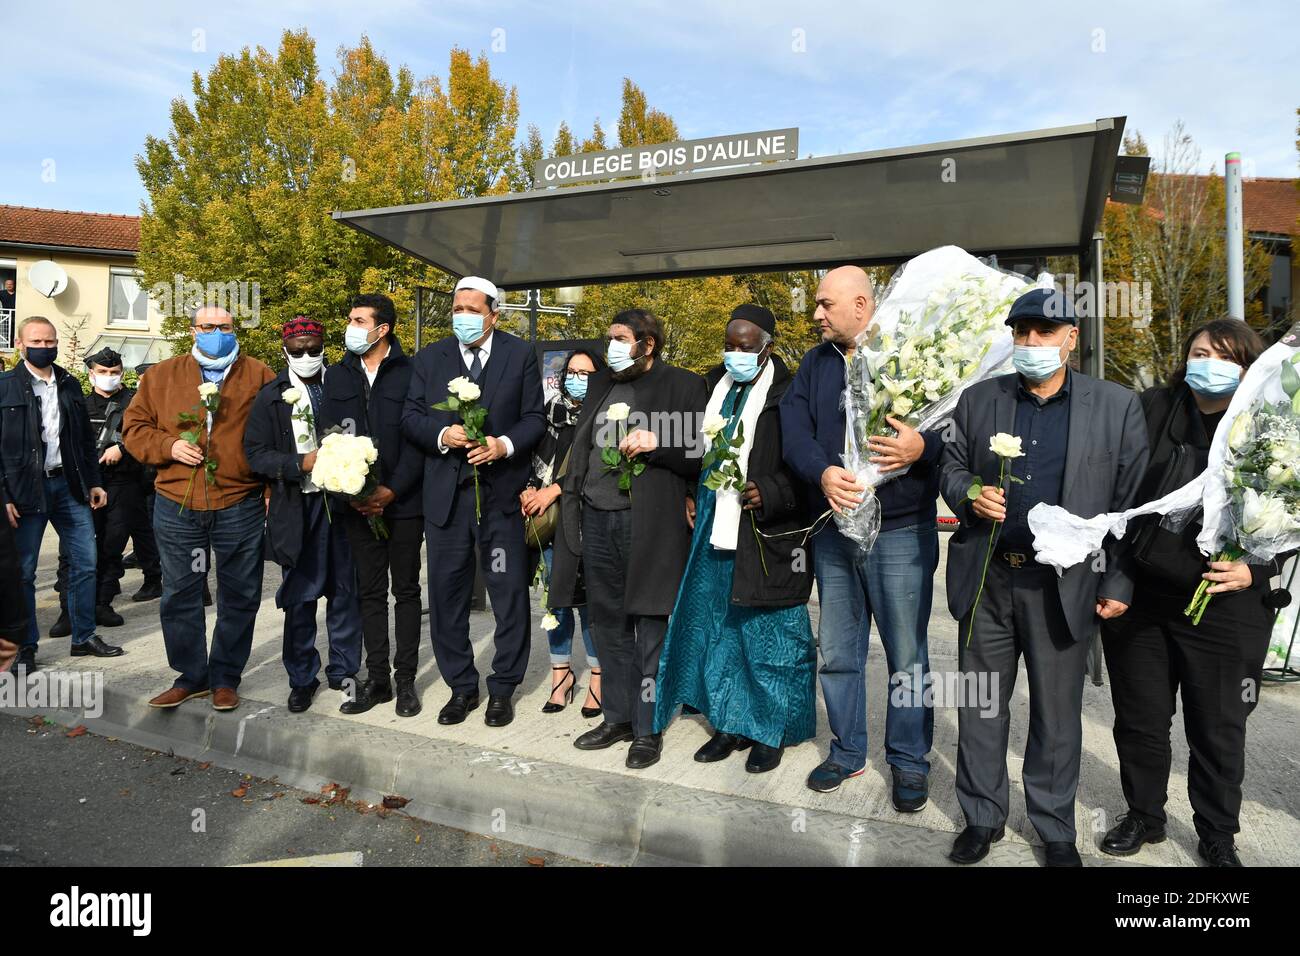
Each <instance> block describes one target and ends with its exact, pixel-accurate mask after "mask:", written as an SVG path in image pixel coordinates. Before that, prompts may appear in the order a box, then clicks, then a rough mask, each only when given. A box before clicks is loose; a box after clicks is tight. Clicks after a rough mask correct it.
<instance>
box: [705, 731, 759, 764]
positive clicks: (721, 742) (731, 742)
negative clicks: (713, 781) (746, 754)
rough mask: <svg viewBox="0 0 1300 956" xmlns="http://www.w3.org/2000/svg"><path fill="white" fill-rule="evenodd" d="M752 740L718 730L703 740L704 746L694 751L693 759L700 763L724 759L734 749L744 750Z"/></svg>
mask: <svg viewBox="0 0 1300 956" xmlns="http://www.w3.org/2000/svg"><path fill="white" fill-rule="evenodd" d="M752 743H753V741H752V740H750V739H749V738H748V737H741V736H739V735H737V734H724V733H722V731H718V732H717V733H716V734H714V735H713V736H712V737H710V738H709V739H708V740H706V741H705V742H704V746H703V747H701V748H700V749H699V750H697V751H695V759H696V760H697V761H699V762H700V763H717V762H718V761H719V760H726V759H727V758H728V757H730V756H731V754H732V753H733V752H734V751H737V750H744V749H745V748H746V747H748V746H749V745H750V744H752Z"/></svg>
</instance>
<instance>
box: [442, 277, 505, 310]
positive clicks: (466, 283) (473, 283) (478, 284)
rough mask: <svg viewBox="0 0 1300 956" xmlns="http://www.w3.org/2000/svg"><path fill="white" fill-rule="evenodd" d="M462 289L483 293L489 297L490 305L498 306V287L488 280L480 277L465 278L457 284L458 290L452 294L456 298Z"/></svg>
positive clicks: (454, 290)
mask: <svg viewBox="0 0 1300 956" xmlns="http://www.w3.org/2000/svg"><path fill="white" fill-rule="evenodd" d="M461 289H474V290H475V291H478V292H482V293H483V294H484V295H485V296H487V297H488V305H490V306H493V307H495V306H496V301H497V296H498V295H499V293H498V292H497V287H496V286H495V285H493V284H492V282H491V281H489V280H488V279H484V278H482V277H480V276H465V278H463V279H461V280H460V281H459V282H457V283H456V288H455V289H453V290H452V293H451V294H452V295H453V296H454V295H455V294H456V293H457V292H459V291H460V290H461Z"/></svg>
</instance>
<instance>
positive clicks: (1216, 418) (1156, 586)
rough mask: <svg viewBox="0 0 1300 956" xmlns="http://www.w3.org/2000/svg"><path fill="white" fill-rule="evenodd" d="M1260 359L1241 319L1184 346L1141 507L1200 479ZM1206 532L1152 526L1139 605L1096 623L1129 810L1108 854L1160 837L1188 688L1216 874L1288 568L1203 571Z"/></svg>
mask: <svg viewBox="0 0 1300 956" xmlns="http://www.w3.org/2000/svg"><path fill="white" fill-rule="evenodd" d="M1263 350H1264V343H1263V341H1262V340H1261V339H1260V337H1259V336H1258V335H1257V334H1256V333H1255V332H1254V331H1253V330H1252V329H1251V328H1250V327H1249V326H1248V325H1246V323H1245V322H1242V321H1240V320H1237V319H1216V320H1214V321H1212V322H1208V323H1206V324H1204V325H1202V326H1200V327H1198V328H1196V329H1194V330H1193V331H1192V332H1191V334H1190V335H1188V336H1187V339H1186V341H1185V342H1184V344H1183V356H1184V361H1183V363H1182V365H1181V366H1180V367H1179V369H1178V371H1177V372H1175V373H1174V376H1173V378H1172V379H1171V381H1170V383H1169V385H1168V386H1166V387H1164V388H1153V389H1150V390H1148V391H1147V392H1145V393H1144V394H1143V395H1142V406H1143V409H1144V411H1145V412H1146V420H1147V430H1148V432H1149V434H1150V436H1151V460H1150V463H1149V465H1148V466H1147V471H1146V475H1145V477H1144V479H1143V482H1142V486H1141V488H1140V490H1139V498H1138V500H1139V502H1148V501H1153V500H1155V499H1157V498H1160V497H1162V496H1164V495H1165V494H1167V493H1168V492H1170V491H1173V490H1174V489H1175V488H1178V487H1181V486H1182V485H1184V484H1186V483H1187V482H1189V481H1191V480H1192V479H1193V478H1195V477H1196V476H1197V475H1198V474H1200V472H1201V471H1203V470H1204V468H1205V466H1206V462H1207V459H1208V456H1209V450H1210V442H1211V440H1212V439H1213V437H1214V431H1215V429H1216V428H1218V426H1219V423H1220V421H1221V420H1222V419H1223V414H1224V411H1225V410H1226V409H1227V407H1228V403H1229V402H1230V401H1231V400H1232V394H1233V392H1234V391H1236V388H1237V383H1238V381H1239V380H1240V378H1241V376H1242V375H1243V374H1245V370H1246V369H1247V368H1249V367H1250V365H1251V363H1253V362H1254V361H1255V359H1257V358H1258V357H1259V355H1260V353H1261V352H1262V351H1263ZM1200 530H1201V529H1200V524H1199V522H1191V523H1190V524H1189V526H1188V527H1187V528H1185V529H1184V530H1183V531H1181V532H1173V531H1170V530H1168V529H1167V528H1164V527H1162V526H1161V525H1160V520H1159V518H1152V519H1147V520H1145V522H1144V523H1143V524H1142V525H1141V526H1140V527H1139V528H1134V529H1133V531H1132V532H1130V536H1129V538H1128V541H1129V542H1130V543H1129V545H1128V547H1129V548H1130V549H1131V552H1132V555H1133V558H1134V561H1135V563H1136V565H1137V569H1138V570H1137V574H1138V578H1137V582H1136V587H1135V588H1134V595H1135V597H1134V604H1133V607H1131V608H1130V609H1129V611H1128V613H1127V614H1125V615H1124V616H1122V617H1119V618H1115V619H1112V620H1109V621H1105V622H1103V624H1102V646H1103V648H1104V650H1105V654H1106V669H1107V671H1108V672H1109V674H1110V682H1111V696H1112V698H1113V700H1114V704H1115V748H1116V750H1117V751H1118V753H1119V762H1120V781H1121V784H1122V785H1123V789H1124V798H1125V800H1127V802H1128V813H1127V814H1126V815H1125V816H1124V817H1123V818H1122V819H1121V820H1120V822H1119V823H1118V824H1117V825H1116V826H1115V827H1113V828H1112V829H1111V830H1110V832H1109V833H1107V834H1106V836H1105V837H1104V839H1103V840H1102V844H1101V849H1102V850H1104V851H1105V852H1106V853H1110V854H1112V855H1115V856H1129V855H1131V854H1134V853H1137V852H1138V851H1139V850H1140V849H1141V848H1142V845H1143V844H1145V843H1159V842H1161V841H1162V840H1164V839H1165V819H1166V818H1165V800H1166V797H1167V792H1166V791H1167V788H1168V784H1169V767H1170V762H1171V752H1170V743H1169V729H1170V723H1171V721H1172V719H1173V715H1174V710H1175V705H1176V695H1177V694H1178V693H1179V692H1180V691H1181V693H1182V699H1183V725H1184V728H1185V730H1186V733H1187V742H1188V746H1189V748H1190V750H1191V760H1190V763H1189V766H1188V770H1187V789H1188V796H1189V797H1190V799H1191V803H1192V811H1193V812H1192V821H1193V824H1194V825H1195V827H1196V832H1197V835H1198V836H1199V837H1200V841H1199V844H1198V846H1197V852H1198V853H1199V854H1200V856H1201V857H1202V858H1203V859H1204V860H1205V861H1206V862H1207V863H1209V864H1210V865H1211V866H1240V865H1241V863H1240V861H1239V859H1238V857H1237V853H1236V848H1235V846H1234V841H1233V835H1234V834H1236V833H1237V831H1238V830H1239V829H1240V827H1239V825H1238V816H1239V814H1240V810H1241V784H1242V781H1243V779H1244V778H1245V770H1246V759H1245V753H1246V718H1247V717H1248V716H1249V715H1250V712H1251V711H1252V710H1254V709H1255V702H1256V700H1257V698H1258V695H1259V686H1260V679H1261V671H1262V668H1263V666H1264V658H1265V656H1266V654H1267V651H1268V642H1269V635H1270V633H1271V631H1272V627H1273V619H1274V616H1275V613H1276V612H1275V611H1274V610H1273V609H1271V608H1270V607H1269V606H1268V603H1267V599H1268V595H1269V592H1270V583H1269V582H1270V579H1271V578H1272V577H1273V575H1274V574H1276V573H1278V572H1279V570H1280V564H1281V560H1280V559H1279V561H1277V562H1275V563H1273V564H1268V565H1258V564H1246V563H1244V562H1241V561H1231V562H1229V561H1222V562H1219V561H1216V562H1208V563H1207V561H1206V559H1205V556H1204V555H1202V554H1201V552H1200V550H1199V549H1198V548H1197V546H1196V536H1197V534H1198V533H1199V531H1200ZM1202 579H1204V580H1208V581H1210V582H1212V584H1211V587H1210V589H1209V590H1210V592H1211V593H1213V594H1214V599H1213V600H1212V601H1210V603H1209V606H1208V608H1207V610H1206V612H1205V615H1204V617H1203V618H1202V619H1201V622H1200V624H1199V625H1193V624H1192V623H1191V621H1190V619H1189V618H1187V617H1186V616H1185V615H1184V613H1183V610H1184V608H1186V606H1187V602H1188V600H1189V599H1190V597H1191V595H1192V593H1193V592H1194V591H1195V590H1196V588H1197V586H1198V585H1199V584H1200V582H1201V581H1202Z"/></svg>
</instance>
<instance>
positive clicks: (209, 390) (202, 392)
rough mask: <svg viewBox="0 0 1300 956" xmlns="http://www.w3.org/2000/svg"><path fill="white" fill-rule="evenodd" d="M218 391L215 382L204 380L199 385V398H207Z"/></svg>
mask: <svg viewBox="0 0 1300 956" xmlns="http://www.w3.org/2000/svg"><path fill="white" fill-rule="evenodd" d="M218 391H220V389H218V387H217V383H216V382H204V383H203V384H202V385H200V386H199V398H209V397H211V396H213V395H215V394H217V392H218Z"/></svg>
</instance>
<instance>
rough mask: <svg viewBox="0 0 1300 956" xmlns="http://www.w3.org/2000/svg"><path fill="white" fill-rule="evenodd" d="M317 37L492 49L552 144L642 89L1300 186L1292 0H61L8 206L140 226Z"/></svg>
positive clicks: (33, 48)
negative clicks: (262, 62) (143, 153)
mask: <svg viewBox="0 0 1300 956" xmlns="http://www.w3.org/2000/svg"><path fill="white" fill-rule="evenodd" d="M302 27H305V28H307V29H308V30H309V31H310V32H311V34H312V35H313V36H314V37H315V38H316V40H317V44H318V46H317V52H318V57H319V59H320V62H321V63H322V66H323V68H324V69H326V70H331V71H332V69H333V67H334V63H335V59H334V51H335V50H336V49H337V47H338V46H339V45H340V44H345V43H346V44H353V43H355V42H356V41H357V39H358V38H359V37H360V36H361V35H362V34H363V33H365V34H368V35H369V36H370V38H371V40H372V41H373V43H374V44H375V46H376V48H377V49H379V50H380V51H381V52H382V53H383V54H384V55H385V56H386V57H387V58H388V59H389V61H390V63H394V64H396V63H404V64H406V65H408V66H409V67H411V68H412V70H413V71H414V72H415V74H416V75H417V76H426V75H428V74H431V73H437V74H439V75H445V73H446V67H447V53H448V50H449V49H450V48H451V47H452V46H457V45H458V46H463V47H466V48H468V49H469V50H470V51H471V52H473V53H475V54H477V53H479V52H480V51H482V52H488V53H489V55H490V56H491V57H492V62H493V71H494V73H495V74H496V75H497V76H499V77H500V78H502V79H504V80H505V81H506V82H508V83H511V84H514V85H515V86H516V87H517V88H518V91H519V100H520V114H521V115H520V122H521V128H522V126H523V125H524V124H527V123H530V122H531V123H536V124H537V125H538V126H539V127H540V128H541V130H542V132H543V135H544V136H545V137H546V138H547V140H548V141H549V138H550V136H551V135H552V134H553V133H554V130H555V128H556V126H557V125H558V123H559V122H560V121H561V120H567V121H568V122H569V124H570V126H572V127H573V128H574V129H575V131H578V132H581V133H585V132H586V131H587V130H589V129H590V125H591V121H592V119H593V118H595V117H596V116H599V117H600V119H601V120H602V122H603V123H604V124H605V127H606V129H607V131H610V132H612V131H613V127H614V126H615V124H616V122H617V117H618V110H619V90H620V84H621V80H622V77H623V76H630V77H631V78H632V79H633V80H634V81H635V82H636V83H637V84H638V85H640V86H641V87H642V88H643V89H644V90H645V91H646V94H647V96H648V97H649V100H650V102H651V104H652V105H654V106H657V107H659V108H661V109H664V110H666V111H667V112H669V113H670V114H671V115H672V116H673V117H674V118H675V119H676V120H677V123H678V126H679V127H680V129H681V131H682V134H683V135H684V136H686V137H696V136H712V135H717V134H722V133H731V132H743V131H747V130H759V129H771V128H777V127H786V126H797V127H799V129H800V152H801V154H803V155H807V154H810V153H811V154H814V155H819V156H820V155H829V154H832V153H843V152H855V151H858V150H866V149H876V148H884V147H891V146H907V145H914V144H920V143H929V142H936V141H941V140H947V139H956V138H963V137H968V136H982V135H990V134H996V133H1006V132H1013V131H1017V130H1029V129H1038V128H1042V127H1049V126H1057V125H1068V124H1073V123H1080V122H1089V121H1091V120H1093V119H1096V118H1097V117H1101V116H1112V115H1127V116H1128V118H1129V119H1128V123H1129V129H1133V128H1137V129H1140V130H1141V131H1142V132H1143V134H1144V135H1145V136H1146V138H1147V141H1148V143H1149V144H1150V145H1151V147H1152V151H1153V152H1156V153H1158V152H1159V150H1160V141H1161V139H1162V137H1163V135H1164V134H1165V132H1166V131H1167V130H1168V129H1169V128H1170V126H1171V125H1172V124H1173V123H1174V121H1175V120H1177V119H1182V120H1183V121H1184V123H1185V124H1186V126H1187V129H1188V131H1189V132H1190V133H1191V134H1192V136H1193V137H1194V138H1195V139H1196V141H1197V143H1198V145H1199V146H1200V147H1201V148H1202V151H1203V156H1202V161H1203V165H1204V166H1205V167H1206V168H1208V167H1209V166H1210V164H1211V163H1213V164H1215V166H1216V167H1217V168H1218V169H1220V170H1221V169H1222V162H1223V154H1224V152H1226V151H1228V150H1230V149H1236V150H1240V151H1241V152H1242V153H1243V156H1244V158H1245V161H1246V172H1247V175H1258V176H1295V175H1296V174H1297V154H1296V147H1295V141H1296V114H1295V110H1296V107H1297V106H1300V56H1297V55H1296V49H1297V46H1298V44H1297V41H1300V4H1298V3H1296V2H1295V0H1259V2H1251V0H1244V2H1239V3H1208V2H1197V0H1191V2H1182V3H1177V4H1170V3H1165V2H1134V0H1126V2H1111V0H1097V2H1093V3H1091V4H1077V3H1070V4H1065V3H1056V2H1053V0H1040V2H1038V3H1006V2H1003V3H995V4H976V3H970V2H958V0H944V2H930V3H925V2H916V0H912V2H902V3H898V2H893V3H888V4H884V3H823V2H813V0H799V2H797V3H795V2H785V3H776V2H766V0H747V2H744V3H740V2H712V0H695V2H691V3H675V2H667V0H661V2H657V3H646V2H640V0H614V2H610V0H605V2H575V3H565V2H561V0H557V2H552V3H542V2H525V0H492V2H479V3H464V2H461V3H456V2H436V3H434V2H416V0H366V2H363V3H357V2H346V3H343V2H332V0H312V2H286V3H280V2H275V0H261V2H247V0H225V2H209V3H201V4H200V3H186V2H163V0H143V2H132V0H118V2H115V3H103V2H95V3H89V2H81V3H63V2H57V0H55V2H44V3H25V4H21V5H6V9H5V10H4V12H3V14H0V96H2V97H3V102H4V111H5V119H6V122H5V128H6V129H7V135H5V136H4V138H3V142H4V144H5V145H4V148H3V150H0V203H13V204H20V205H29V206H45V207H52V208H58V209H85V210H92V211H97V212H127V213H134V212H138V211H139V208H140V202H141V201H142V199H143V198H144V194H143V190H142V188H141V186H140V181H139V178H138V177H137V175H136V172H135V167H134V164H133V158H134V156H135V155H136V153H138V152H139V151H140V150H141V149H142V145H143V142H144V137H145V136H146V135H147V134H149V133H153V134H155V135H165V134H166V132H167V130H168V128H169V127H168V104H169V102H170V100H171V99H172V98H173V97H176V96H185V97H189V95H190V77H191V74H192V73H193V71H195V70H199V71H206V70H207V68H208V67H209V66H210V65H211V64H212V63H213V62H214V61H215V60H216V58H217V56H219V55H220V54H221V53H227V52H236V51H238V50H239V49H240V48H242V47H243V46H245V45H254V46H255V45H258V44H260V45H263V46H266V47H269V48H274V47H275V46H276V44H277V43H278V39H279V35H280V33H281V31H282V30H283V29H285V28H295V29H296V28H302ZM497 29H500V30H504V39H505V50H504V51H502V52H496V53H493V52H491V47H492V39H493V31H494V30H497ZM197 30H201V31H203V40H204V43H205V45H206V50H202V51H198V52H195V51H194V50H193V49H192V46H193V45H194V37H195V31H197ZM798 31H802V32H798ZM800 39H802V43H803V49H802V50H800V49H797V47H798V46H799V41H800ZM611 140H612V137H611ZM611 145H613V143H612V142H611ZM49 161H53V166H52V167H51V166H50V163H49ZM51 169H52V171H53V176H51V175H50V170H51ZM51 180H52V181H51Z"/></svg>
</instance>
